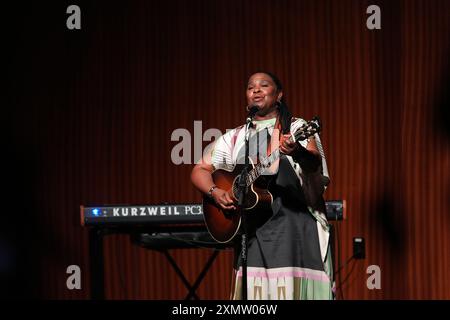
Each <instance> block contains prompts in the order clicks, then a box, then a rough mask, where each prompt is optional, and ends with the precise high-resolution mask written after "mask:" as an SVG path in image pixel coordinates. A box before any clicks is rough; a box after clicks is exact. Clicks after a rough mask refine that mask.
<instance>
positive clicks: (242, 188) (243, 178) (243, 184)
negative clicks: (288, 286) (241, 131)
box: [238, 107, 258, 300]
mask: <svg viewBox="0 0 450 320" xmlns="http://www.w3.org/2000/svg"><path fill="white" fill-rule="evenodd" d="M257 111H258V109H257V108H256V109H255V107H253V108H252V110H251V111H250V113H249V116H248V117H247V123H246V125H245V163H244V168H243V169H242V172H241V175H240V177H239V182H238V190H239V199H238V208H239V213H240V215H241V226H242V230H243V232H242V235H241V258H242V265H241V267H242V300H247V247H248V244H247V240H248V239H247V237H248V230H247V213H246V212H245V210H243V207H244V203H245V198H246V195H247V189H248V188H247V177H248V171H249V170H248V169H249V166H250V163H249V135H250V133H249V131H250V130H249V129H250V127H251V124H252V119H253V116H254V115H255V113H256V112H257Z"/></svg>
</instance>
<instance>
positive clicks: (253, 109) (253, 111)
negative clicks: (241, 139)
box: [247, 106, 259, 123]
mask: <svg viewBox="0 0 450 320" xmlns="http://www.w3.org/2000/svg"><path fill="white" fill-rule="evenodd" d="M258 111H259V108H258V107H257V106H252V107H251V108H250V111H249V112H248V115H247V123H250V122H252V120H253V117H254V116H255V114H256V113H257V112H258Z"/></svg>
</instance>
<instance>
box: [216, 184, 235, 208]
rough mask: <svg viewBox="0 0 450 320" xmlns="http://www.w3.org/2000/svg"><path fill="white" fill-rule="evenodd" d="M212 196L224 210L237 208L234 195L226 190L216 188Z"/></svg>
mask: <svg viewBox="0 0 450 320" xmlns="http://www.w3.org/2000/svg"><path fill="white" fill-rule="evenodd" d="M211 195H212V197H213V199H214V201H215V202H216V204H217V205H219V206H220V207H221V208H222V209H224V210H236V206H235V204H234V201H233V197H232V196H231V195H230V194H229V193H228V192H227V191H225V190H223V189H220V188H215V189H214V190H213V191H212V194H211Z"/></svg>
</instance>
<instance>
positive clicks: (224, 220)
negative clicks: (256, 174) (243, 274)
mask: <svg viewBox="0 0 450 320" xmlns="http://www.w3.org/2000/svg"><path fill="white" fill-rule="evenodd" d="M249 163H250V169H249V171H250V170H251V169H252V168H253V167H254V165H253V162H252V160H251V159H249ZM243 168H244V165H241V164H237V165H236V166H235V167H234V169H233V171H231V172H230V171H226V170H220V169H219V170H216V171H214V172H213V173H212V177H213V180H214V183H215V184H216V185H217V186H218V187H219V188H220V189H223V190H227V191H229V192H230V194H231V195H232V197H233V198H234V199H237V196H238V195H235V194H234V193H233V191H232V190H233V185H236V186H235V189H237V183H238V182H239V177H240V174H241V172H242V169H243ZM267 184H268V183H267V182H266V179H264V176H262V177H260V178H258V179H257V180H256V181H255V182H254V183H253V184H251V185H250V186H249V187H248V192H247V194H246V198H245V202H244V205H243V210H245V211H246V214H248V219H247V221H249V222H251V220H252V214H253V213H254V214H258V213H260V214H261V213H262V212H268V211H271V205H272V201H273V197H272V194H271V193H270V192H269V190H267ZM236 202H237V200H236ZM203 216H204V219H205V224H206V227H207V228H208V231H209V233H210V234H211V236H212V237H213V238H214V239H215V240H216V241H217V242H221V243H225V242H229V241H231V240H232V239H233V238H234V237H235V235H236V234H237V233H238V231H239V228H240V225H241V214H240V213H239V212H238V210H223V209H222V208H220V207H219V206H218V205H217V204H216V203H215V202H214V200H213V199H210V198H208V197H206V196H205V197H204V198H203Z"/></svg>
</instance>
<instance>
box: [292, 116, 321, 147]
mask: <svg viewBox="0 0 450 320" xmlns="http://www.w3.org/2000/svg"><path fill="white" fill-rule="evenodd" d="M321 129H322V123H321V121H320V118H319V117H317V116H315V117H314V118H312V120H310V121H308V122H306V123H305V124H304V125H302V126H301V127H300V128H298V129H297V131H295V133H294V137H295V141H303V140H306V139H308V138H309V137H311V136H313V135H315V134H316V133H319V132H320V130H321Z"/></svg>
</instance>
